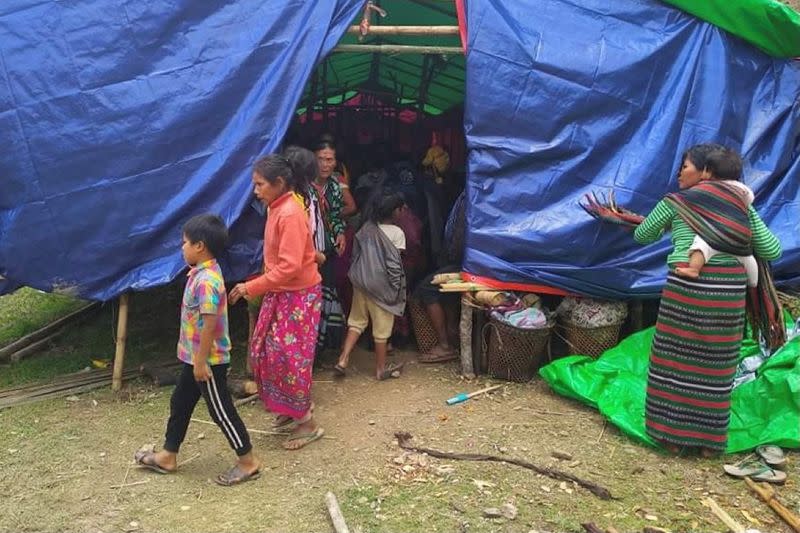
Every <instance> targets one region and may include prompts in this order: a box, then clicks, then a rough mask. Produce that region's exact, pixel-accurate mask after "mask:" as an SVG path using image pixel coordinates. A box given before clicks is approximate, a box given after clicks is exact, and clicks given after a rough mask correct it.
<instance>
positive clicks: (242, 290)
mask: <svg viewBox="0 0 800 533" xmlns="http://www.w3.org/2000/svg"><path fill="white" fill-rule="evenodd" d="M242 298H244V299H247V285H245V284H244V283H237V284H236V285H235V286H234V287H233V288H232V289H231V292H229V293H228V303H229V304H231V305H233V304H235V303H236V302H238V301H239V300H240V299H242Z"/></svg>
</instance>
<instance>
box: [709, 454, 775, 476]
mask: <svg viewBox="0 0 800 533" xmlns="http://www.w3.org/2000/svg"><path fill="white" fill-rule="evenodd" d="M722 469H723V470H725V473H726V474H728V475H731V476H733V477H738V478H745V477H749V478H750V479H752V480H753V481H766V482H767V483H783V482H784V481H786V472H781V471H780V470H773V469H772V468H770V467H769V466H768V465H766V464H764V463H762V462H761V461H760V460H758V459H754V458H753V457H752V456H748V457H745V458H744V459H742V460H741V461H739V462H738V463H736V464H733V465H723V466H722Z"/></svg>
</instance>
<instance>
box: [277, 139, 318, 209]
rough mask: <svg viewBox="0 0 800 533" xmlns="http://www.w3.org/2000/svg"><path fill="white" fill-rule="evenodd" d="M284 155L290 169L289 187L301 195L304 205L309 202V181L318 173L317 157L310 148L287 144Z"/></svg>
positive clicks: (307, 204)
mask: <svg viewBox="0 0 800 533" xmlns="http://www.w3.org/2000/svg"><path fill="white" fill-rule="evenodd" d="M283 155H284V157H286V160H287V161H288V162H289V167H291V169H292V181H291V188H292V189H293V190H294V191H295V192H297V193H298V194H299V195H300V196H302V197H303V201H304V202H305V205H306V207H308V206H309V205H310V203H311V194H312V193H311V183H312V182H313V181H314V178H316V177H317V174H319V164H318V163H317V158H316V156H315V155H314V153H313V152H312V151H311V150H308V149H306V148H302V147H300V146H295V145H292V146H287V147H286V149H285V150H284V151H283Z"/></svg>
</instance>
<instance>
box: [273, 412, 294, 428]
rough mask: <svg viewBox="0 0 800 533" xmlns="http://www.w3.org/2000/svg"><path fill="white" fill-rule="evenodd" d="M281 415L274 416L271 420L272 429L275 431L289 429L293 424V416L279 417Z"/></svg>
mask: <svg viewBox="0 0 800 533" xmlns="http://www.w3.org/2000/svg"><path fill="white" fill-rule="evenodd" d="M281 416H283V415H279V416H276V417H275V420H273V421H272V429H274V430H275V431H282V430H284V429H285V430H289V429H291V428H292V426H294V425H295V421H294V418H292V417H290V416H287V417H285V418H283V419H281V418H280V417H281ZM279 420H280V421H279Z"/></svg>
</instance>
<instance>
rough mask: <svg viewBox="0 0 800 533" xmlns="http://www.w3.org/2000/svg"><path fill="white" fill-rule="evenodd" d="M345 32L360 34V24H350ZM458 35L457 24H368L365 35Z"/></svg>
mask: <svg viewBox="0 0 800 533" xmlns="http://www.w3.org/2000/svg"><path fill="white" fill-rule="evenodd" d="M347 33H350V34H354V35H361V27H360V26H350V27H349V28H348V29H347ZM370 34H371V35H458V26H370V28H369V31H368V32H367V35H370Z"/></svg>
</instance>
